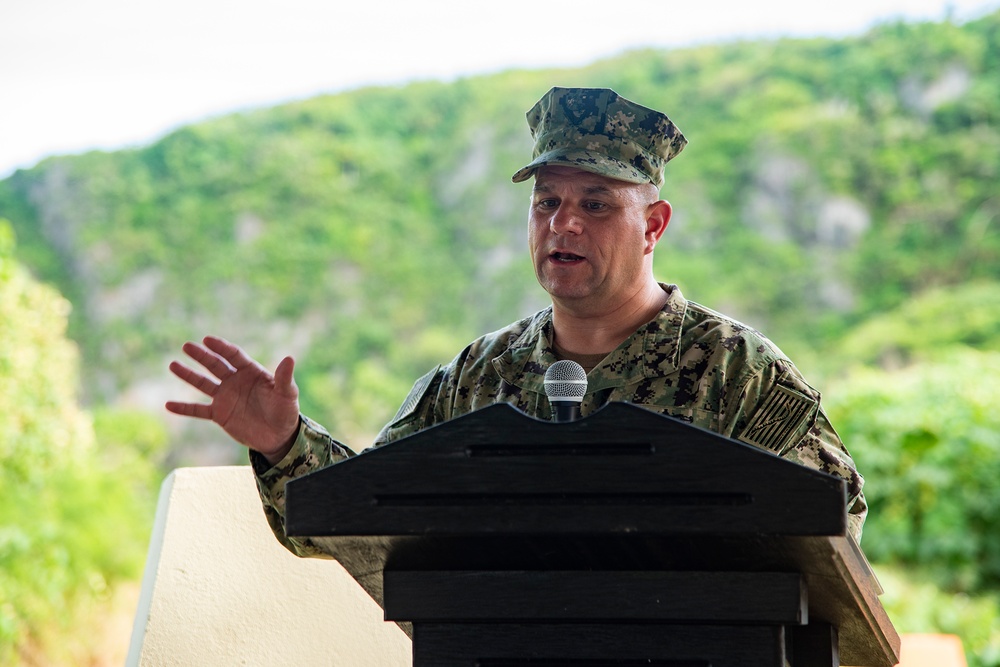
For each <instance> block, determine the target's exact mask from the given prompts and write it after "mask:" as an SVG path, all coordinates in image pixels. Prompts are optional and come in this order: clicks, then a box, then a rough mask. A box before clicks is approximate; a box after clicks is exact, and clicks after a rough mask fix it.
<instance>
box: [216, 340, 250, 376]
mask: <svg viewBox="0 0 1000 667" xmlns="http://www.w3.org/2000/svg"><path fill="white" fill-rule="evenodd" d="M204 342H205V347H207V348H208V349H210V350H211V351H212V352H215V353H216V354H217V355H219V356H220V357H222V358H224V359H225V360H226V361H227V362H229V364H230V365H231V366H232V367H233V368H235V369H236V370H240V369H241V368H246V367H247V366H251V365H253V364H256V363H257V362H255V361H254V360H253V359H252V358H251V357H250V355H248V354H247V353H246V352H244V351H243V348H241V347H240V346H239V345H234V344H233V343H230V342H229V341H228V340H226V339H225V338H219V337H217V336H205V339H204Z"/></svg>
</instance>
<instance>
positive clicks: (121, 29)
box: [0, 0, 1000, 178]
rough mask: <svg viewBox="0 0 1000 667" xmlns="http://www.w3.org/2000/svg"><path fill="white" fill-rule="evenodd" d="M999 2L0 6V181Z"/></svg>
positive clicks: (48, 2)
mask: <svg viewBox="0 0 1000 667" xmlns="http://www.w3.org/2000/svg"><path fill="white" fill-rule="evenodd" d="M997 7H1000V0H951V1H948V0H840V1H839V2H835V3H834V2H830V3H825V2H824V3H813V2H803V1H802V0H755V1H753V2H750V1H749V0H693V1H691V2H686V3H678V2H671V1H670V0H611V1H609V0H604V1H602V2H595V1H594V0H532V1H527V0H507V2H504V3H498V2H491V3H479V2H477V1H476V0H464V1H454V0H436V1H435V0H425V1H424V2H420V1H419V0H405V1H400V0H368V1H366V0H359V1H352V2H344V0H325V1H324V0H170V2H166V1H165V0H0V178H4V177H6V176H8V175H9V174H10V173H11V172H12V171H13V170H14V169H15V168H18V167H29V166H32V165H33V164H35V163H36V162H37V161H38V160H40V159H41V158H43V157H45V156H47V155H52V154H61V153H76V152H81V151H84V150H88V149H92V148H103V149H115V148H121V147H124V146H128V145H136V144H143V143H148V142H150V141H152V140H154V139H156V138H157V137H159V136H161V135H163V134H164V133H166V132H167V131H169V130H170V129H173V128H176V127H178V126H180V125H184V124H187V123H191V122H195V121H198V120H201V119H204V118H206V117H210V116H217V115H221V114H223V113H225V112H229V111H234V110H237V109H244V108H248V107H259V106H270V105H274V104H278V103H280V102H282V101H287V100H290V99H297V98H303V97H309V96H311V95H314V94H318V93H322V92H331V91H337V90H343V89H346V88H353V87H357V86H359V85H362V84H368V83H401V82H404V81H408V80H412V79H427V78H439V79H449V78H453V77H455V76H458V75H464V74H474V73H479V72H489V71H496V70H500V69H506V68H509V67H544V66H552V65H555V66H560V65H582V64H586V63H589V62H591V61H593V60H596V59H597V58H599V57H602V56H607V55H610V54H613V53H617V52H619V51H622V50H624V49H626V48H631V47H639V46H657V47H667V48H671V47H680V46H685V45H690V44H693V43H704V42H715V41H720V40H724V39H731V38H736V37H762V36H763V37H772V36H785V35H791V36H810V35H831V36H843V35H849V34H857V33H860V32H862V31H864V30H865V29H866V28H868V27H870V26H871V25H873V24H874V23H876V22H881V21H886V20H892V19H896V18H907V19H914V20H919V19H926V20H933V21H940V20H943V19H944V18H945V17H946V16H947V15H948V13H949V11H950V12H951V13H952V16H954V18H956V19H957V20H965V19H967V18H974V17H976V16H980V15H982V14H984V13H985V12H987V11H990V10H992V9H996V8H997Z"/></svg>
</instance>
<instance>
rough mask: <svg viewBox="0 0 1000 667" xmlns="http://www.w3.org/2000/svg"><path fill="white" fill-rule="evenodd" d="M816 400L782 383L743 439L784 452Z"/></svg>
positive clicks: (768, 396)
mask: <svg viewBox="0 0 1000 667" xmlns="http://www.w3.org/2000/svg"><path fill="white" fill-rule="evenodd" d="M815 406H816V401H814V400H813V399H811V398H809V397H808V396H806V395H805V394H801V393H799V392H797V391H795V390H794V389H789V388H788V387H783V386H781V385H778V386H776V387H774V388H773V389H772V390H771V392H770V393H769V394H768V395H767V398H765V399H764V402H763V404H761V405H760V406H759V407H758V408H757V411H756V412H755V413H754V415H753V417H752V418H751V419H750V423H749V424H747V427H746V428H745V429H743V433H742V434H741V435H740V436H739V439H740V440H742V441H743V442H746V443H748V444H751V445H755V446H757V447H760V448H762V449H767V450H770V451H772V452H775V453H777V454H780V453H781V452H782V451H783V450H784V449H785V447H787V446H788V445H791V444H792V443H791V442H789V438H791V437H792V436H793V435H794V434H795V432H796V431H797V430H798V429H799V427H800V426H802V423H803V422H804V421H805V420H806V419H808V418H809V415H810V413H812V410H813V408H814V407H815Z"/></svg>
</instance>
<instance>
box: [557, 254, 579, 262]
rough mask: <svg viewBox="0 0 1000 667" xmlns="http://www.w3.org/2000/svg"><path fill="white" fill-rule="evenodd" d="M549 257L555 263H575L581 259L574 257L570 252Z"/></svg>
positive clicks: (577, 256)
mask: <svg viewBox="0 0 1000 667" xmlns="http://www.w3.org/2000/svg"><path fill="white" fill-rule="evenodd" d="M549 257H550V258H551V259H553V260H555V261H557V262H577V261H579V260H581V259H583V257H581V256H580V255H574V254H573V253H571V252H554V253H552V254H551V255H549Z"/></svg>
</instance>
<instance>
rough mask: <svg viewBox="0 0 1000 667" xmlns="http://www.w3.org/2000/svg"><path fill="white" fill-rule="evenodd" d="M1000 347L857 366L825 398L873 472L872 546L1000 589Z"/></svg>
mask: <svg viewBox="0 0 1000 667" xmlns="http://www.w3.org/2000/svg"><path fill="white" fill-rule="evenodd" d="M998 377H1000V353H998V352H988V351H977V350H973V349H969V348H962V347H953V348H950V349H948V350H947V351H944V352H942V353H941V354H939V355H938V356H937V358H936V359H933V360H929V361H924V362H922V363H919V364H916V365H912V366H909V367H906V368H903V369H900V370H877V369H871V368H868V369H862V370H857V371H855V372H853V373H852V374H851V375H850V376H848V378H847V379H846V380H845V381H844V382H842V383H841V384H840V385H839V386H837V387H835V388H832V389H831V390H830V391H829V399H828V400H827V399H825V401H826V403H827V405H828V409H829V412H830V416H831V419H832V420H833V422H834V423H835V424H836V425H837V429H838V430H839V432H840V434H841V436H842V437H843V439H844V442H845V443H847V445H848V448H849V449H850V450H851V453H852V454H853V455H854V458H855V460H856V461H857V463H858V466H859V468H860V470H861V472H862V474H864V475H865V478H866V487H865V495H866V497H867V499H868V502H869V505H870V508H871V509H870V514H869V518H868V522H867V524H866V526H865V533H864V540H863V545H864V547H865V551H866V553H868V554H869V556H870V557H871V558H872V560H875V561H881V562H890V563H903V564H907V565H911V566H915V565H920V566H921V567H923V568H926V569H927V570H928V571H929V572H930V573H932V574H933V576H934V577H935V579H936V581H937V582H938V583H939V584H940V585H941V586H943V587H944V588H945V589H946V590H949V591H959V592H961V591H964V592H976V591H983V590H987V589H994V590H995V589H997V588H1000V484H998V483H997V480H1000V412H998V411H997V409H996V406H997V405H998V404H1000V383H998V382H997V378H998Z"/></svg>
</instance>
